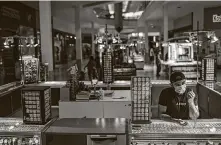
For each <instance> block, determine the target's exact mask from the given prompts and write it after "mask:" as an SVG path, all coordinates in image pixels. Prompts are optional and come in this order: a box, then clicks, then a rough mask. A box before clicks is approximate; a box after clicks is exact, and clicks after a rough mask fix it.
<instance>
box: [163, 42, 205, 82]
mask: <svg viewBox="0 0 221 145" xmlns="http://www.w3.org/2000/svg"><path fill="white" fill-rule="evenodd" d="M167 46H168V47H167V48H168V54H167V55H168V61H166V62H164V63H163V64H164V65H166V66H167V68H168V69H167V73H168V76H170V75H171V74H172V73H173V72H176V71H182V72H183V73H184V75H185V76H186V78H187V79H190V80H196V79H197V78H200V73H199V67H200V65H201V63H200V62H197V61H194V55H193V44H192V43H184V42H182V43H181V42H168V44H167ZM197 66H198V70H197Z"/></svg>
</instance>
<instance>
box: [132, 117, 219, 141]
mask: <svg viewBox="0 0 221 145" xmlns="http://www.w3.org/2000/svg"><path fill="white" fill-rule="evenodd" d="M219 121H220V120H216V121H215V120H214V121H212V122H211V121H210V120H200V121H198V122H197V124H196V127H195V128H193V126H194V122H193V121H188V124H187V125H186V126H181V125H179V124H178V123H176V122H166V121H162V120H154V121H153V122H152V123H151V124H145V125H137V124H136V125H132V126H131V133H130V139H131V144H132V145H151V144H155V145H158V144H164V145H171V144H172V145H175V144H176V145H220V144H221V139H220V133H221V131H220V130H221V123H220V122H219Z"/></svg>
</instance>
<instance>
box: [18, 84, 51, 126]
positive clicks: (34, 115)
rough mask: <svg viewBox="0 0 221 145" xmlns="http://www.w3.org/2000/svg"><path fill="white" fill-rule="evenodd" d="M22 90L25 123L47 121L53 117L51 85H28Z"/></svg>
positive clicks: (43, 122)
mask: <svg viewBox="0 0 221 145" xmlns="http://www.w3.org/2000/svg"><path fill="white" fill-rule="evenodd" d="M21 92H22V110H23V121H24V123H26V124H45V123H47V122H48V121H49V120H50V118H51V92H50V87H42V86H41V87H40V86H38V87H37V86H35V87H26V88H24V89H22V91H21Z"/></svg>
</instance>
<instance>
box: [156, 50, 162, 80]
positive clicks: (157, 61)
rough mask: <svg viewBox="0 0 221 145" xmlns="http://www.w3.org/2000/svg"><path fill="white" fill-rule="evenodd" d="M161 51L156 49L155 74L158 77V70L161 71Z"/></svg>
mask: <svg viewBox="0 0 221 145" xmlns="http://www.w3.org/2000/svg"><path fill="white" fill-rule="evenodd" d="M161 62H162V60H161V51H160V50H158V51H156V67H157V74H156V76H157V77H159V76H160V72H161Z"/></svg>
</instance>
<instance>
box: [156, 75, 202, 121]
mask: <svg viewBox="0 0 221 145" xmlns="http://www.w3.org/2000/svg"><path fill="white" fill-rule="evenodd" d="M170 83H171V87H169V88H166V89H164V90H163V91H162V92H161V94H160V97H159V116H160V117H161V118H165V117H170V118H172V119H189V118H191V119H197V118H198V117H199V109H198V103H197V96H196V95H195V93H194V92H193V90H191V89H190V88H187V87H186V77H185V75H184V74H183V73H182V72H174V73H172V74H171V76H170Z"/></svg>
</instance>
